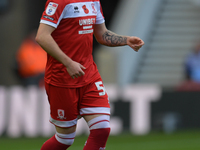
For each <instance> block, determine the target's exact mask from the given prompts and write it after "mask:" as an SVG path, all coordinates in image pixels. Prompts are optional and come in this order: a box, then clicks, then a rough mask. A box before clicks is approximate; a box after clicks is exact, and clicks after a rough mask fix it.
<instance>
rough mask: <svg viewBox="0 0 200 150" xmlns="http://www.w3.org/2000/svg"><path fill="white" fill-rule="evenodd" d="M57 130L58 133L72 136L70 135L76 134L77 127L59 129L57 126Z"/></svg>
mask: <svg viewBox="0 0 200 150" xmlns="http://www.w3.org/2000/svg"><path fill="white" fill-rule="evenodd" d="M55 128H56V131H57V132H58V133H62V134H70V133H74V132H75V131H76V125H75V126H73V127H69V128H61V127H57V126H55Z"/></svg>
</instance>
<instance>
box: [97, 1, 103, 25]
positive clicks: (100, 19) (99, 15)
mask: <svg viewBox="0 0 200 150" xmlns="http://www.w3.org/2000/svg"><path fill="white" fill-rule="evenodd" d="M104 22H105V19H104V15H103V10H102V7H101V3H100V1H99V2H98V3H97V17H96V24H102V23H104Z"/></svg>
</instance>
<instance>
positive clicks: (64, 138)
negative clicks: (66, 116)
mask: <svg viewBox="0 0 200 150" xmlns="http://www.w3.org/2000/svg"><path fill="white" fill-rule="evenodd" d="M75 135H76V133H75V132H74V133H70V134H61V133H58V132H56V135H55V137H56V139H57V141H58V142H60V143H62V144H65V145H72V144H73V143H74V138H75Z"/></svg>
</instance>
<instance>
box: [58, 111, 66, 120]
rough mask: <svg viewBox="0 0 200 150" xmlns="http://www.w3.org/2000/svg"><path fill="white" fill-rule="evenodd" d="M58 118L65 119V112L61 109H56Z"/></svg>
mask: <svg viewBox="0 0 200 150" xmlns="http://www.w3.org/2000/svg"><path fill="white" fill-rule="evenodd" d="M58 118H59V119H66V118H65V111H64V110H62V109H58Z"/></svg>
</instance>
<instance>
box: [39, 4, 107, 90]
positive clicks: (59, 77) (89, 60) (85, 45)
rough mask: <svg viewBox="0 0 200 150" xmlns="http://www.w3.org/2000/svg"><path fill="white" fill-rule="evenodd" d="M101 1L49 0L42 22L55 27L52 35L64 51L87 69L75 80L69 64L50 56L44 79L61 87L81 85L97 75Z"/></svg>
mask: <svg viewBox="0 0 200 150" xmlns="http://www.w3.org/2000/svg"><path fill="white" fill-rule="evenodd" d="M104 22H105V20H104V16H103V13H102V9H101V5H100V1H99V0H48V1H47V3H46V6H45V11H44V12H43V14H42V18H41V21H40V23H44V24H47V25H50V26H53V27H55V28H56V29H55V30H54V32H53V33H52V37H53V38H54V40H55V41H56V43H57V44H58V46H59V47H60V48H61V50H62V51H63V52H64V53H65V54H66V55H67V56H69V57H70V58H71V59H72V60H74V61H76V62H79V63H80V64H82V65H83V66H84V67H86V69H85V70H84V72H85V75H84V76H81V77H79V78H75V79H72V78H71V77H70V75H69V74H68V72H67V70H66V67H65V66H64V65H63V64H61V63H60V62H58V61H57V60H56V59H54V58H53V57H52V56H50V55H48V58H47V66H46V71H45V81H46V82H47V83H50V84H52V85H55V86H61V87H73V88H74V87H81V86H84V85H86V84H87V83H89V82H91V81H93V80H95V79H96V78H98V77H99V76H100V75H99V72H98V70H97V66H96V64H95V63H94V61H93V56H92V50H93V25H94V24H101V23H104Z"/></svg>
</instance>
